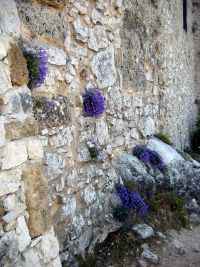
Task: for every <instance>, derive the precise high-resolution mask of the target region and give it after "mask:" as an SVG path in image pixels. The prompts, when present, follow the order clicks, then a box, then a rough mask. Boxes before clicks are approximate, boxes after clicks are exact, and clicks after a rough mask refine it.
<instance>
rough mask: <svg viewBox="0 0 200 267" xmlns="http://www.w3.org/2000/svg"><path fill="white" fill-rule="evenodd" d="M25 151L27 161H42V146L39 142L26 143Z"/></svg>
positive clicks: (33, 140) (32, 140)
mask: <svg viewBox="0 0 200 267" xmlns="http://www.w3.org/2000/svg"><path fill="white" fill-rule="evenodd" d="M27 151H28V158H29V159H42V158H43V154H44V151H43V146H42V143H41V141H40V140H38V139H36V138H35V139H30V140H28V141H27Z"/></svg>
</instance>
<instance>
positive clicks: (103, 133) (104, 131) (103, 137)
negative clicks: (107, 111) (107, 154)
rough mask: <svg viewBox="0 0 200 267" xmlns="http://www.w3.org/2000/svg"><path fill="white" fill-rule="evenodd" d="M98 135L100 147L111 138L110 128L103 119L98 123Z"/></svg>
mask: <svg viewBox="0 0 200 267" xmlns="http://www.w3.org/2000/svg"><path fill="white" fill-rule="evenodd" d="M96 135H97V139H98V141H99V144H100V145H105V144H106V143H107V141H108V138H109V134H108V126H107V124H106V123H105V122H104V121H103V120H102V119H99V120H98V121H97V122H96Z"/></svg>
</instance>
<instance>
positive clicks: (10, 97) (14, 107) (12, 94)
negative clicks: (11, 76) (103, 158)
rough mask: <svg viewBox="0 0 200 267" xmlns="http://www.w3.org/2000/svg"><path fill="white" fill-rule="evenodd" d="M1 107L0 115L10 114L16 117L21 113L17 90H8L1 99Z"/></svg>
mask: <svg viewBox="0 0 200 267" xmlns="http://www.w3.org/2000/svg"><path fill="white" fill-rule="evenodd" d="M2 101H3V103H2V104H3V105H2V106H0V109H1V113H2V115H7V114H12V115H14V116H16V114H19V113H20V112H21V111H22V108H21V101H20V97H19V94H18V92H17V90H12V91H11V90H9V91H8V92H6V93H5V95H4V96H3V98H2Z"/></svg>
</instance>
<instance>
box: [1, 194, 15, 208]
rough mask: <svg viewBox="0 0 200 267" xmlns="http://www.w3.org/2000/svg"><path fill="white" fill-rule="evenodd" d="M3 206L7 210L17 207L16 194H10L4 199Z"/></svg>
mask: <svg viewBox="0 0 200 267" xmlns="http://www.w3.org/2000/svg"><path fill="white" fill-rule="evenodd" d="M3 207H4V209H5V211H10V210H13V209H14V207H15V195H14V194H11V195H8V196H7V197H6V198H5V199H4V200H3Z"/></svg>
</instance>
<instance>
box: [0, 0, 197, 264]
mask: <svg viewBox="0 0 200 267" xmlns="http://www.w3.org/2000/svg"><path fill="white" fill-rule="evenodd" d="M0 6H1V8H0V22H1V23H0V33H1V36H0V60H1V61H0V64H1V68H0V77H1V87H0V100H1V102H0V104H1V106H0V112H1V114H0V115H1V120H0V137H1V138H0V146H1V147H0V150H1V156H0V169H1V171H0V180H1V185H2V186H1V189H0V196H1V199H0V200H1V202H0V203H1V205H0V207H1V209H0V211H1V217H2V222H1V224H0V226H1V228H0V229H1V232H0V234H1V236H2V238H1V240H0V242H1V243H0V253H1V255H2V257H0V258H2V262H1V264H5V262H6V263H7V264H8V266H9V264H15V265H14V266H18V265H20V264H21V265H22V266H60V259H59V257H58V251H59V250H60V258H61V260H62V262H70V260H71V259H72V258H73V256H74V255H76V254H79V253H81V252H84V251H85V249H86V248H87V250H88V251H90V250H92V249H93V247H94V245H95V244H96V242H101V241H103V240H104V239H105V238H106V236H107V234H108V233H109V232H110V231H114V230H115V229H117V228H118V226H119V225H118V224H117V223H116V222H114V221H113V218H112V208H113V206H115V205H116V202H117V199H116V198H115V194H114V193H113V191H114V185H115V182H116V181H118V175H117V173H116V168H115V165H116V156H117V155H118V153H120V152H121V151H125V150H126V151H129V150H130V149H131V148H132V147H133V146H134V145H135V144H138V143H144V142H146V141H147V139H148V136H151V135H153V134H156V133H158V132H163V133H165V134H167V135H168V136H169V137H170V138H171V139H172V141H173V142H174V144H175V145H176V146H177V147H178V148H184V147H185V146H188V145H189V138H190V134H191V132H192V131H193V128H194V123H195V108H194V100H195V98H196V91H195V86H194V60H193V41H192V35H191V18H190V16H191V14H190V9H191V7H190V4H188V13H189V15H188V22H189V27H188V32H187V33H186V32H185V31H184V30H183V27H182V1H181V0H180V1H164V0H160V1H155V0H154V1H149V0H143V1H141V0H139V1H137V0H135V1H128V0H126V1H123V2H122V1H121V0H111V1H107V0H96V1H94V0H87V1H75V0H69V1H61V0H57V1H53V0H48V1H45V0H43V1H42V0H40V1H39V0H37V1H36V0H35V1H27V0H15V1H14V0H9V1H8V0H3V1H1V4H0ZM40 47H42V48H43V49H45V51H46V53H47V56H48V73H47V78H46V80H45V83H44V85H42V86H41V87H40V88H39V89H37V90H35V89H33V90H30V89H29V88H28V87H27V82H28V79H27V77H28V71H27V67H26V62H25V59H24V57H23V53H22V51H24V50H29V49H33V50H36V49H38V48H40ZM93 87H99V89H100V90H101V91H102V93H103V95H104V98H105V100H106V112H105V114H104V115H103V116H102V117H100V118H98V119H94V118H91V117H86V116H84V108H83V99H82V94H83V93H85V89H89V88H93ZM38 101H42V102H45V101H50V102H51V103H53V104H52V105H53V108H52V109H50V110H49V109H46V108H45V107H44V106H43V107H42V108H38ZM45 103H46V102H45ZM90 142H95V143H96V145H97V146H98V148H99V151H100V153H99V156H98V159H97V160H92V159H91V157H90V154H89V151H88V144H90ZM52 226H53V228H52ZM54 233H55V234H54ZM55 235H56V237H55ZM11 240H12V242H11ZM13 240H15V241H13ZM11 243H12V246H10V249H9V250H7V247H8V246H9V244H11ZM58 243H59V246H58ZM49 252H51V253H49ZM30 262H31V264H32V265H30Z"/></svg>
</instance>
